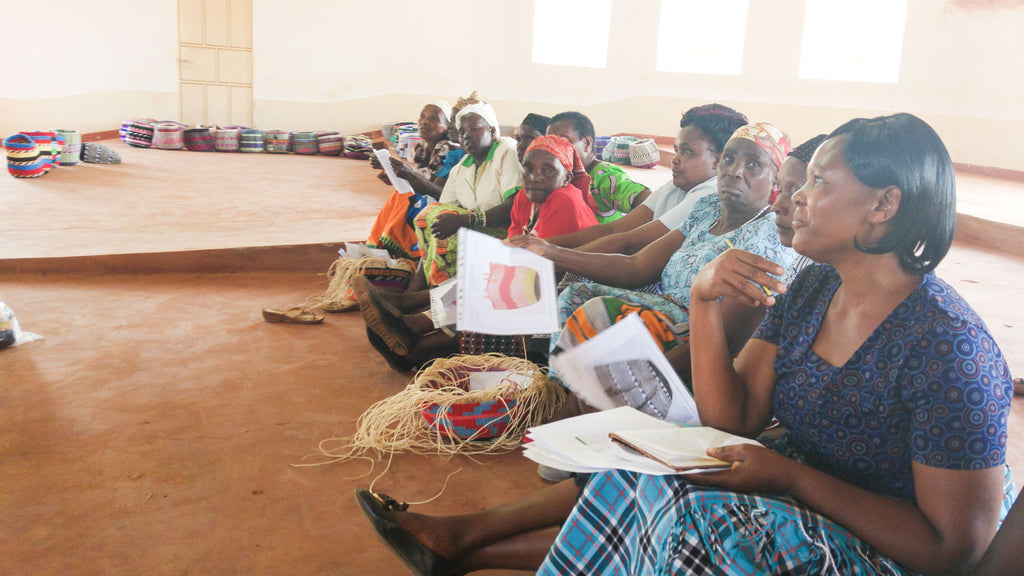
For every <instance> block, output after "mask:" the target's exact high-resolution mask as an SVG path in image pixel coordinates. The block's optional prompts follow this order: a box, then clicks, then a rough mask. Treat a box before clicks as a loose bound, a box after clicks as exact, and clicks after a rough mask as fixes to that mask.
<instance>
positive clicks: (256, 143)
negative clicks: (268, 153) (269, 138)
mask: <svg viewBox="0 0 1024 576" xmlns="http://www.w3.org/2000/svg"><path fill="white" fill-rule="evenodd" d="M238 151H239V152H250V153H255V152H263V132H262V131H261V130H256V129H253V128H248V129H245V130H242V134H241V136H239V140H238Z"/></svg>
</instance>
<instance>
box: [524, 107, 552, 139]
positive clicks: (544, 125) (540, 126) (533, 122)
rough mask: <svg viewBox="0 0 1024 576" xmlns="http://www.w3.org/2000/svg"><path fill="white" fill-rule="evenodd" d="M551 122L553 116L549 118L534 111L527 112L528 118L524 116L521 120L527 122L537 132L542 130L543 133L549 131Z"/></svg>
mask: <svg viewBox="0 0 1024 576" xmlns="http://www.w3.org/2000/svg"><path fill="white" fill-rule="evenodd" d="M550 123H551V118H548V117H547V116H541V115H540V114H534V113H533V112H530V113H529V114H527V115H526V118H523V121H522V122H520V124H525V125H527V126H529V127H530V128H533V129H534V130H536V131H537V132H540V133H541V134H544V133H545V132H547V131H548V124H550Z"/></svg>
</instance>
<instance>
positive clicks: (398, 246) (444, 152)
mask: <svg viewBox="0 0 1024 576" xmlns="http://www.w3.org/2000/svg"><path fill="white" fill-rule="evenodd" d="M454 112H455V111H454V110H453V109H452V107H451V106H450V105H449V104H448V103H447V102H445V101H444V100H437V101H435V102H431V103H430V104H427V105H426V106H424V107H423V110H422V111H421V112H420V118H419V122H418V125H419V133H420V136H422V137H423V140H422V141H420V142H419V143H418V144H417V145H416V149H415V155H414V159H413V165H411V166H410V165H409V164H407V163H406V162H404V161H402V160H400V159H398V158H395V157H392V158H391V167H392V169H393V170H394V171H395V175H396V176H398V177H399V178H404V179H405V180H407V181H408V182H409V184H410V185H411V186H412V188H413V190H414V191H415V193H413V194H409V193H400V192H398V191H397V190H396V191H393V192H392V193H391V196H389V197H388V199H387V201H385V203H384V207H383V208H381V210H380V212H378V214H377V219H376V221H375V222H374V224H373V228H372V229H371V231H370V236H369V238H368V239H367V241H366V245H367V246H369V247H371V248H383V249H385V250H387V251H388V252H389V253H390V254H391V255H392V256H394V257H396V258H411V259H415V258H418V257H419V242H418V240H417V239H416V233H415V232H414V231H413V218H414V217H415V216H416V214H417V213H418V212H419V211H420V210H422V209H423V207H424V206H426V204H427V203H428V202H432V201H436V198H437V197H438V196H440V195H441V190H442V188H443V186H444V184H445V182H446V180H447V175H448V172H447V171H444V172H443V173H442V169H443V168H444V162H445V158H446V157H447V156H448V154H449V152H451V151H452V150H456V149H458V148H459V144H458V140H457V139H452V138H451V131H450V130H449V122H450V121H451V120H453V114H454ZM451 124H454V122H452V123H451ZM370 164H371V166H374V167H376V168H380V164H379V163H378V162H377V158H376V157H373V158H371V162H370ZM380 177H381V179H382V180H383V181H385V182H387V183H388V184H390V181H389V180H388V177H387V174H385V173H384V171H383V170H381V172H380Z"/></svg>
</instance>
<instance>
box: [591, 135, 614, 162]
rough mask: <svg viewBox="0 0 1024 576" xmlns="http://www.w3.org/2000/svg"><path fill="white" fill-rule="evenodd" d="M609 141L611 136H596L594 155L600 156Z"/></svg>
mask: <svg viewBox="0 0 1024 576" xmlns="http://www.w3.org/2000/svg"><path fill="white" fill-rule="evenodd" d="M611 141H612V137H611V136H598V137H597V138H594V156H595V157H597V158H602V154H603V153H604V149H605V148H607V147H608V143H609V142H611Z"/></svg>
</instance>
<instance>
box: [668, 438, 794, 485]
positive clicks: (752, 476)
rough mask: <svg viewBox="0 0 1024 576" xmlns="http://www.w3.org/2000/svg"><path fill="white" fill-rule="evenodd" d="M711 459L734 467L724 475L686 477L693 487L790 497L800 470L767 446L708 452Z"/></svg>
mask: <svg viewBox="0 0 1024 576" xmlns="http://www.w3.org/2000/svg"><path fill="white" fill-rule="evenodd" d="M708 456H711V457H712V458H718V459H719V460H724V461H726V462H729V463H731V464H732V468H730V469H728V470H723V471H721V472H704V473H701V474H690V475H689V476H687V479H688V480H691V481H692V482H693V483H694V484H706V485H709V486H715V487H718V488H724V489H726V490H732V491H734V492H772V493H777V494H788V493H789V487H790V485H791V482H792V480H793V477H794V475H795V474H796V473H798V471H797V470H796V468H798V467H799V464H797V463H796V462H795V461H793V460H790V459H789V458H786V457H785V456H782V455H780V454H778V453H776V452H772V451H771V450H769V449H767V448H765V447H764V446H754V445H753V444H737V445H734V446H721V447H719V448H709V449H708Z"/></svg>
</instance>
